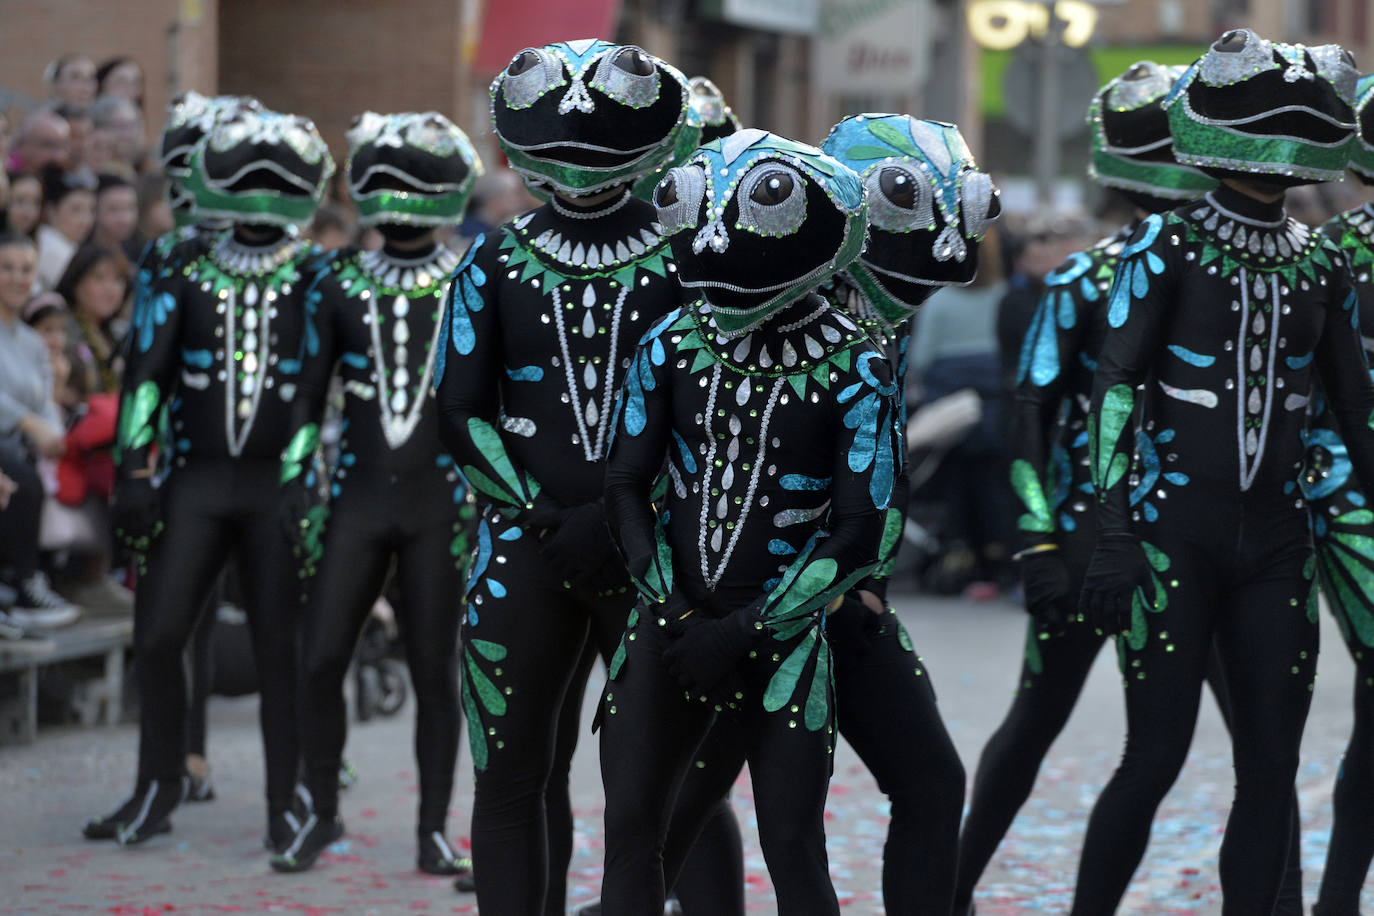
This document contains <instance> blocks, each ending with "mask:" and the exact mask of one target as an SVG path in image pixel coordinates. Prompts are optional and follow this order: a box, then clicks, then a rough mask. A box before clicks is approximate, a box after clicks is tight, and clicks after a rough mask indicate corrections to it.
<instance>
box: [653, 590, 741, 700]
mask: <svg viewBox="0 0 1374 916" xmlns="http://www.w3.org/2000/svg"><path fill="white" fill-rule="evenodd" d="M762 604H763V602H762V600H760V601H756V602H754V603H753V604H750V605H747V606H745V607H742V608H740V609H739V610H737V611H735V612H733V613H731V614H727V615H726V616H724V617H719V618H712V617H706V616H704V615H703V614H702V613H701V612H700V611H695V612H691V613H688V614H687V615H686V616H684V617H681V618H677V619H673V620H669V621H668V635H669V637H671V638H672V640H673V641H672V643H671V644H670V645H669V646H668V648H666V649H664V650H663V662H664V664H665V665H667V667H668V673H669V674H670V675H672V676H673V678H675V679H676V680H677V682H678V683H679V684H681V685H682V686H683V687H686V688H687V689H688V690H690V691H692V692H693V693H695V694H703V695H711V694H713V692H714V691H715V689H716V687H717V686H719V685H720V684H721V682H722V681H723V680H724V679H725V678H726V676H727V675H728V674H730V673H731V672H732V671H734V670H735V669H736V668H738V667H739V664H740V662H741V661H743V660H744V656H745V654H746V653H747V652H748V651H749V649H750V647H752V646H753V645H754V642H755V640H757V639H759V638H760V636H761V635H762V633H763V627H762V625H761V624H760V623H759V622H758V619H759V611H760V609H761V608H762Z"/></svg>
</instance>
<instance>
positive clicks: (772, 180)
mask: <svg viewBox="0 0 1374 916" xmlns="http://www.w3.org/2000/svg"><path fill="white" fill-rule="evenodd" d="M791 196H792V176H791V175H789V174H787V173H786V172H769V173H768V174H766V175H764V176H763V178H762V179H761V180H760V181H759V182H758V184H756V185H754V190H753V191H751V192H750V194H749V199H750V200H752V201H753V202H754V203H756V204H763V205H764V206H767V207H776V206H777V205H778V204H780V203H782V202H783V201H785V200H787V198H789V197H791Z"/></svg>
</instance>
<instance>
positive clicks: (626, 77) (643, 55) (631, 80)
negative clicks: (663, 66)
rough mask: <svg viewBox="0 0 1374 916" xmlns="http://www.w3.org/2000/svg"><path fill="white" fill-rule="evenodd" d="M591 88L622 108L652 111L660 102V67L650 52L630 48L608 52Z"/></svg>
mask: <svg viewBox="0 0 1374 916" xmlns="http://www.w3.org/2000/svg"><path fill="white" fill-rule="evenodd" d="M589 85H590V86H591V87H592V88H593V89H598V90H600V91H601V92H603V93H605V94H606V95H608V96H610V97H611V98H613V99H615V100H616V101H617V102H619V103H620V104H622V105H628V106H629V107H631V108H648V107H649V106H650V105H652V104H653V103H654V102H655V101H657V99H658V88H659V79H658V68H657V67H655V66H654V60H653V58H652V57H650V56H649V54H648V52H646V51H645V50H644V49H643V48H637V47H635V46H634V45H630V46H628V47H624V48H621V49H620V50H618V51H609V52H607V54H606V56H605V57H603V58H601V60H600V62H599V63H598V64H597V65H596V73H595V74H594V75H593V76H592V79H591V83H590V84H589Z"/></svg>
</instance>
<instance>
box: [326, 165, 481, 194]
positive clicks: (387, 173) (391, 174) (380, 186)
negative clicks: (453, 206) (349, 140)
mask: <svg viewBox="0 0 1374 916" xmlns="http://www.w3.org/2000/svg"><path fill="white" fill-rule="evenodd" d="M458 171H461V174H457V175H452V176H448V179H447V180H445V181H443V182H441V183H430V182H427V181H425V180H424V179H422V178H420V177H419V176H417V175H412V174H410V173H409V172H405V171H402V170H401V169H398V168H396V167H395V166H392V165H388V164H387V163H384V162H378V163H373V164H372V165H370V166H368V167H367V169H366V170H365V171H364V172H363V173H362V174H361V175H359V176H358V177H357V178H356V179H354V181H353V182H351V184H350V189H351V190H352V191H353V193H354V194H357V195H358V196H367V195H369V194H377V193H380V192H386V191H392V192H399V193H403V194H417V195H422V196H429V195H434V194H448V193H452V192H454V191H457V190H458V189H459V188H461V187H462V185H463V182H464V181H466V180H467V177H468V175H469V174H470V172H469V169H468V168H467V166H466V165H463V166H461V168H460V169H458Z"/></svg>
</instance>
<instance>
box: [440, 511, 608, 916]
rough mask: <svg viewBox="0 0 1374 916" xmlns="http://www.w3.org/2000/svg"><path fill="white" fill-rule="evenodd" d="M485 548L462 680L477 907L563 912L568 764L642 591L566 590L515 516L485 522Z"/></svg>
mask: <svg viewBox="0 0 1374 916" xmlns="http://www.w3.org/2000/svg"><path fill="white" fill-rule="evenodd" d="M477 543H478V553H477V561H476V566H475V568H474V570H473V577H472V579H471V580H470V587H469V589H468V601H469V605H468V612H467V614H466V616H465V617H464V620H463V649H462V668H463V670H462V677H461V681H462V700H463V707H464V711H465V712H466V714H467V716H468V736H469V740H470V744H471V745H472V755H473V770H474V772H475V775H476V778H477V785H476V791H475V795H474V799H473V809H472V857H473V863H474V867H475V870H476V871H477V873H478V874H479V875H480V877H479V879H478V882H477V904H478V907H479V908H481V909H482V910H483V911H488V912H492V913H502V914H507V913H508V914H511V916H541V914H550V916H552V914H561V913H562V912H563V909H564V906H565V898H566V894H567V887H566V882H567V861H568V859H569V858H570V857H571V842H572V841H571V837H572V815H571V805H570V803H569V802H568V768H569V766H570V764H571V760H572V753H573V750H574V749H575V747H576V743H577V741H576V739H577V730H578V722H579V720H580V717H581V702H582V693H583V691H584V689H585V685H586V682H587V677H588V674H589V672H590V670H591V667H592V665H593V664H594V663H595V658H596V655H597V654H600V655H601V656H602V657H603V658H605V659H609V658H610V657H611V654H612V653H613V652H614V651H615V648H616V645H617V643H618V641H619V639H620V635H621V633H622V632H623V631H624V628H625V619H626V616H627V615H628V613H629V608H630V605H631V603H632V601H633V597H634V596H633V595H632V594H631V593H630V591H629V589H628V587H627V588H626V590H625V591H624V592H617V593H616V594H612V595H609V596H596V595H591V594H586V593H583V592H579V591H574V590H571V589H568V588H565V587H564V585H563V582H562V577H560V576H557V575H555V574H554V573H553V572H552V571H551V570H550V569H549V568H548V566H547V565H546V563H545V561H544V559H543V558H542V557H541V556H540V552H539V545H538V543H536V541H535V538H534V536H533V535H530V534H527V533H526V532H525V531H524V530H523V529H521V528H520V527H519V526H517V525H514V524H512V523H510V522H507V521H506V520H504V519H499V518H498V519H496V520H494V521H493V520H483V522H482V523H481V524H480V526H479V528H478V535H477ZM593 647H594V651H593ZM555 831H556V832H557V837H556V838H554V836H553V834H554V832H555Z"/></svg>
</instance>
